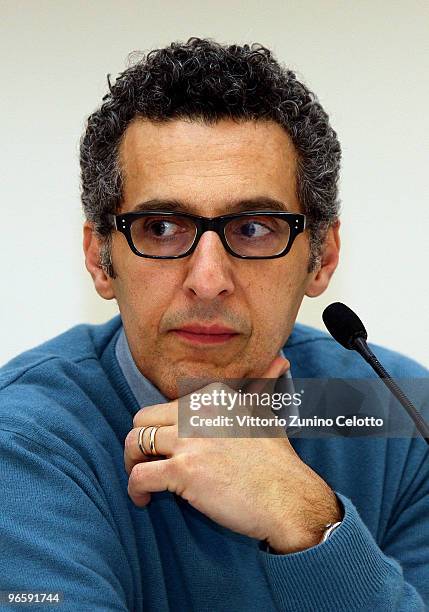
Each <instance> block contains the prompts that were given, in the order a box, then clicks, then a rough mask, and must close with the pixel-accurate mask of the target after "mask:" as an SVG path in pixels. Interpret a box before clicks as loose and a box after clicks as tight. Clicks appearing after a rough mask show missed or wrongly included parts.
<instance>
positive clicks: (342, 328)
mask: <svg viewBox="0 0 429 612" xmlns="http://www.w3.org/2000/svg"><path fill="white" fill-rule="evenodd" d="M322 319H323V322H324V324H325V325H326V328H327V330H328V332H329V333H330V334H331V336H332V337H333V338H334V340H336V341H337V342H339V343H340V344H341V345H342V346H344V348H346V349H348V350H351V351H357V352H358V353H359V354H360V355H361V356H362V357H363V358H364V359H365V361H366V362H367V363H369V365H370V366H371V367H372V369H373V370H374V371H375V372H376V373H377V374H378V376H379V377H380V378H381V379H382V380H383V382H384V384H385V385H386V386H387V387H388V388H389V389H390V391H391V392H392V393H393V395H394V396H395V397H396V398H397V399H398V400H399V402H400V403H401V404H402V406H403V407H404V408H405V410H406V411H407V412H408V414H409V416H410V417H411V418H412V419H413V421H414V424H415V426H416V428H417V430H418V431H419V433H421V435H422V436H423V438H424V439H425V440H426V442H427V444H429V426H428V425H427V423H426V422H425V420H424V419H423V417H422V416H421V414H420V413H419V412H418V410H417V409H416V408H415V407H414V406H413V404H412V403H411V402H410V400H409V399H408V397H407V396H406V395H405V393H404V392H403V391H402V389H400V388H399V387H398V385H397V384H396V382H395V381H394V380H393V379H392V377H391V376H390V375H389V374H388V372H386V370H385V369H384V368H383V366H382V365H381V363H380V362H379V361H378V359H377V357H376V356H375V355H374V353H373V352H372V351H371V349H370V348H369V346H368V345H367V343H366V339H367V337H368V334H367V332H366V329H365V326H364V324H363V323H362V321H361V320H360V319H359V317H358V316H357V314H356V313H354V312H353V310H351V309H350V308H349V307H348V306H346V305H345V304H342V303H341V302H334V303H333V304H330V305H329V306H327V307H326V308H325V310H324V311H323V314H322Z"/></svg>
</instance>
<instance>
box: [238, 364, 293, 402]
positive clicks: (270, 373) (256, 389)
mask: <svg viewBox="0 0 429 612" xmlns="http://www.w3.org/2000/svg"><path fill="white" fill-rule="evenodd" d="M289 368H290V363H289V361H288V359H285V358H284V357H282V356H281V355H277V356H276V357H275V358H274V359H273V360H272V362H271V363H270V365H269V366H268V368H267V369H266V370H265V372H264V373H263V375H262V376H261V377H260V378H258V379H255V380H253V381H252V382H251V383H250V384H249V385H248V387H247V389H246V390H247V391H248V392H250V393H260V392H262V390H263V389H264V388H265V386H266V385H267V384H268V383H267V381H266V380H265V379H266V378H269V379H272V378H275V379H277V378H278V377H279V376H281V375H282V374H284V373H285V372H286V371H287V370H289Z"/></svg>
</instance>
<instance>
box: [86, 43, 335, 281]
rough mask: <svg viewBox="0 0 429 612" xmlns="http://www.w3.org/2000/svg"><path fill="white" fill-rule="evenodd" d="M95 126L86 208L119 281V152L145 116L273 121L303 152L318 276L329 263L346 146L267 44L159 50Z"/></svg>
mask: <svg viewBox="0 0 429 612" xmlns="http://www.w3.org/2000/svg"><path fill="white" fill-rule="evenodd" d="M108 84H109V93H107V95H105V96H104V97H103V103H102V105H101V106H100V108H98V109H97V110H96V111H95V112H94V113H92V114H91V115H90V117H89V118H88V121H87V126H86V131H85V133H84V134H83V136H82V139H81V144H80V165H81V183H82V204H83V210H84V214H85V217H86V219H87V220H88V221H92V222H93V223H94V230H95V232H96V234H97V236H98V238H99V239H100V243H101V249H100V267H102V268H103V269H104V270H105V271H106V273H107V274H109V275H110V276H111V277H112V278H115V276H116V275H115V271H114V269H113V265H112V259H111V235H112V225H111V222H110V221H109V217H108V215H110V214H115V213H117V212H118V211H119V208H120V204H121V199H122V185H123V178H122V173H121V168H120V164H119V147H120V144H121V142H122V137H123V135H124V133H125V130H126V129H127V126H128V125H129V123H130V122H131V121H132V120H133V119H134V118H135V117H138V116H140V117H144V118H146V119H149V120H152V121H168V120H171V119H180V118H187V119H195V120H202V121H204V122H206V123H208V124H213V123H215V122H216V121H218V120H220V119H224V118H231V119H234V120H258V119H261V120H272V121H275V122H277V123H278V124H280V125H281V126H282V127H283V128H284V129H285V130H286V132H287V133H288V134H289V136H290V138H291V139H292V142H293V143H294V146H295V149H296V152H297V157H298V161H297V191H298V193H297V195H298V198H299V201H300V203H301V206H302V209H303V212H304V213H305V214H306V215H307V227H308V228H309V237H310V261H309V267H308V269H309V271H312V270H314V269H315V268H316V267H317V265H319V262H320V254H321V249H322V246H323V241H324V239H325V236H326V231H327V229H328V228H329V226H331V225H332V224H333V223H334V222H335V221H336V220H337V219H338V215H339V201H338V198H337V196H338V188H337V183H338V174H339V168H340V158H341V148H340V144H339V142H338V139H337V134H336V132H335V131H334V130H333V129H332V127H331V126H330V124H329V118H328V115H327V114H326V112H325V111H324V110H323V108H322V106H321V105H320V103H319V101H318V100H317V98H316V96H315V94H314V93H313V92H311V91H310V90H309V89H308V88H307V87H306V86H305V85H304V84H303V83H301V82H300V81H298V80H297V77H296V75H295V73H294V72H292V71H291V70H289V69H286V68H284V67H283V66H281V65H280V64H279V63H278V62H277V61H276V60H275V59H274V58H273V55H272V52H271V51H270V50H269V49H267V48H265V47H263V46H262V45H259V44H256V43H255V44H252V45H247V44H246V45H243V46H239V45H221V44H219V43H217V42H214V41H213V40H210V39H201V38H190V39H189V40H188V41H187V42H186V43H182V42H173V43H171V44H170V45H169V46H167V47H165V48H163V49H156V50H153V51H150V52H149V53H148V54H147V55H146V56H144V55H143V57H142V58H141V59H139V60H138V61H137V62H136V63H134V64H133V65H131V66H130V67H129V68H127V69H126V70H124V72H122V73H121V74H120V75H119V76H118V78H117V79H116V81H115V83H114V84H113V85H112V84H111V83H110V79H109V77H108Z"/></svg>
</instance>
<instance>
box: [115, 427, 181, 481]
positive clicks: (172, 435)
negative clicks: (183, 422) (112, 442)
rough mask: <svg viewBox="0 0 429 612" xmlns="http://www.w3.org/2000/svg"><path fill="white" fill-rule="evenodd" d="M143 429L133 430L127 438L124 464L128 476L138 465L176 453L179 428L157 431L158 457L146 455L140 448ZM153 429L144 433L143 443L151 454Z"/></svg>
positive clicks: (155, 438)
mask: <svg viewBox="0 0 429 612" xmlns="http://www.w3.org/2000/svg"><path fill="white" fill-rule="evenodd" d="M141 430H142V428H141V427H136V428H134V429H132V430H131V431H130V432H129V433H128V435H127V437H126V438H125V450H124V464H125V470H126V472H127V474H130V472H131V470H132V469H133V467H134V466H135V465H136V464H137V463H142V462H143V463H144V462H147V461H153V460H154V459H155V460H156V459H159V457H158V455H161V456H162V457H171V456H172V455H173V453H174V450H175V448H176V444H177V426H176V425H171V426H162V427H159V429H156V431H155V436H154V443H155V450H156V453H157V454H156V455H150V454H148V455H145V454H144V453H143V452H142V451H141V449H140V446H139V437H140V431H141ZM151 430H152V427H150V426H149V427H148V428H147V429H145V430H144V431H143V435H142V439H141V443H142V446H143V448H144V450H146V452H147V453H150V442H149V441H150V434H151Z"/></svg>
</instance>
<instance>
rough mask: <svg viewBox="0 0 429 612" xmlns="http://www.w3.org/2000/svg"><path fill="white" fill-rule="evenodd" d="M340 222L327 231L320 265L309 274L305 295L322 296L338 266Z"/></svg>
mask: <svg viewBox="0 0 429 612" xmlns="http://www.w3.org/2000/svg"><path fill="white" fill-rule="evenodd" d="M339 230H340V221H336V223H334V225H331V227H330V228H329V229H328V232H327V234H326V238H325V241H324V243H323V249H322V253H321V263H320V266H319V268H318V269H317V270H315V271H314V272H312V273H311V279H310V282H309V283H308V285H307V290H306V292H305V295H308V297H317V296H319V295H320V294H322V293H323V292H324V291H325V289H326V288H327V286H328V285H329V281H330V280H331V276H332V275H333V273H334V272H335V269H336V267H337V265H338V260H339V253H340V246H341V241H340V234H339Z"/></svg>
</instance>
